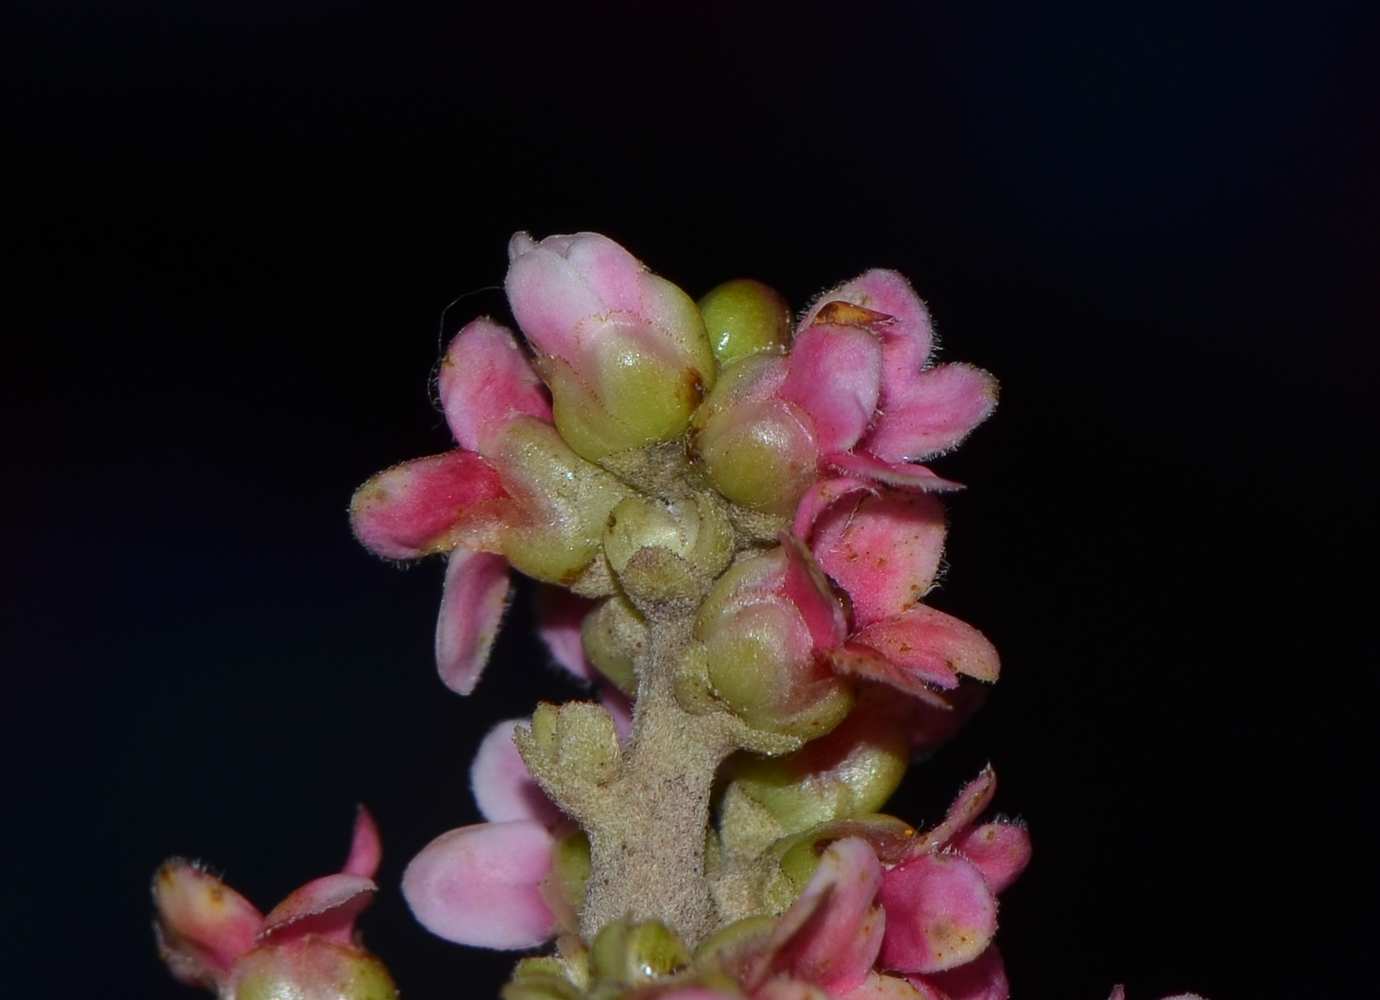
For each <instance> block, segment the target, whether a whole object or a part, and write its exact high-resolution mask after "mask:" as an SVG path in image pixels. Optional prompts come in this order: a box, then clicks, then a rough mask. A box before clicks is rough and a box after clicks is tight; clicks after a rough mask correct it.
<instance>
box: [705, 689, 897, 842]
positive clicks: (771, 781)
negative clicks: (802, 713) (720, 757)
mask: <svg viewBox="0 0 1380 1000" xmlns="http://www.w3.org/2000/svg"><path fill="white" fill-rule="evenodd" d="M908 709H909V706H908V705H907V704H906V701H905V699H903V698H897V697H896V695H895V692H894V691H892V690H891V689H890V688H886V687H882V686H875V685H874V686H869V687H867V688H865V689H864V690H863V691H862V692H861V693H860V695H859V697H858V700H857V704H856V706H855V707H854V709H853V711H851V712H850V713H849V714H848V718H846V719H845V720H844V721H843V722H842V723H840V724H839V725H838V726H837V727H836V728H834V729H833V730H831V731H830V732H829V733H827V734H826V735H824V736H821V737H820V738H819V739H816V740H812V741H811V742H809V743H807V744H806V745H805V746H804V747H803V748H802V749H800V750H798V751H796V752H795V753H793V754H790V755H789V756H786V757H777V758H766V757H759V756H756V755H751V754H739V755H738V756H737V757H735V758H734V763H733V769H732V772H731V773H732V775H733V778H732V782H733V785H734V786H736V787H737V788H739V789H741V790H742V792H743V793H744V794H746V795H747V796H749V797H750V798H752V799H753V800H755V801H757V802H759V803H760V804H761V805H762V806H764V807H765V808H766V809H767V811H768V812H770V813H771V814H772V816H774V817H775V818H776V819H777V821H778V822H780V824H781V826H782V827H783V829H784V830H785V832H787V833H796V832H799V831H801V830H806V829H809V828H810V827H812V826H815V825H817V824H820V823H827V822H829V821H830V820H835V819H844V818H846V817H849V816H855V815H859V814H862V813H872V812H876V811H877V810H878V809H880V808H881V807H882V806H883V805H884V804H885V803H886V800H887V799H888V798H890V797H891V793H892V792H894V791H895V790H896V788H897V786H898V785H899V784H900V783H901V779H902V778H903V777H904V776H905V773H906V765H907V763H908V762H909V759H910V739H909V736H908V734H907V732H906V728H905V714H906V711H907V710H908Z"/></svg>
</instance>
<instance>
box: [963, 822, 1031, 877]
mask: <svg viewBox="0 0 1380 1000" xmlns="http://www.w3.org/2000/svg"><path fill="white" fill-rule="evenodd" d="M950 843H951V844H952V845H953V849H954V850H955V851H958V852H959V853H960V854H962V855H963V856H964V857H965V858H967V859H968V860H969V861H971V862H972V863H973V864H975V865H977V866H978V867H979V868H981V869H982V874H983V875H984V876H986V878H987V885H988V886H989V887H990V888H991V890H992V891H993V892H1001V891H1002V890H1003V889H1005V888H1006V887H1007V886H1009V885H1010V884H1011V883H1012V882H1014V881H1016V879H1017V878H1018V877H1019V876H1020V874H1021V872H1023V871H1025V868H1026V865H1028V864H1030V834H1029V833H1028V832H1027V831H1026V829H1025V828H1024V827H1021V826H1017V825H1016V824H1014V823H984V824H983V825H982V826H979V827H974V828H972V829H968V830H964V831H963V832H961V833H959V834H958V836H956V837H954V838H953V840H952V841H951V842H950Z"/></svg>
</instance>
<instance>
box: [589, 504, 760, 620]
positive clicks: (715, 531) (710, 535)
mask: <svg viewBox="0 0 1380 1000" xmlns="http://www.w3.org/2000/svg"><path fill="white" fill-rule="evenodd" d="M604 554H605V555H606V556H607V557H608V560H609V565H610V566H611V567H612V568H613V571H614V572H615V573H616V574H618V576H619V578H620V580H621V582H622V583H623V588H624V590H626V591H627V592H628V594H629V596H630V597H632V598H633V600H634V602H635V603H636V602H637V601H639V600H651V601H664V600H670V599H674V598H679V597H692V596H697V595H699V594H703V593H704V589H705V588H706V587H707V586H708V584H709V582H710V581H711V580H713V578H714V577H715V576H717V575H718V574H719V572H720V571H721V570H722V569H723V568H724V567H725V566H727V565H728V562H729V560H730V559H731V558H732V557H733V529H732V527H731V526H730V525H729V523H728V519H727V518H726V517H725V516H724V514H723V513H722V511H721V510H720V509H719V507H718V506H716V505H714V504H712V503H711V502H710V501H709V500H708V499H703V500H701V499H692V500H687V501H681V502H679V503H674V504H663V503H659V502H657V501H654V500H648V499H645V498H642V497H630V498H629V499H627V500H624V501H623V502H622V503H620V504H619V505H618V506H617V507H615V508H614V509H613V512H612V513H611V514H610V515H609V520H608V526H607V527H606V528H605V529H604Z"/></svg>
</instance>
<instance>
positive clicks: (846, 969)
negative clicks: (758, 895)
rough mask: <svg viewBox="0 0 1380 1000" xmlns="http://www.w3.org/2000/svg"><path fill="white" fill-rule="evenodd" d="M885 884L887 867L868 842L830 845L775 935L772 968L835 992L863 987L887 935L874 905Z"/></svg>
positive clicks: (853, 840)
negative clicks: (884, 878) (883, 865)
mask: <svg viewBox="0 0 1380 1000" xmlns="http://www.w3.org/2000/svg"><path fill="white" fill-rule="evenodd" d="M881 881H882V868H881V864H880V863H879V862H878V861H877V854H876V852H875V851H873V849H872V848H871V846H869V845H868V843H867V842H866V841H865V840H861V839H860V838H857V837H848V838H846V839H844V840H839V841H835V842H834V843H832V844H830V845H829V847H828V848H827V849H826V850H825V852H824V854H823V855H822V856H821V858H820V862H819V867H818V868H817V869H815V873H814V875H813V876H811V878H810V881H809V882H808V883H807V884H806V886H805V889H804V891H803V892H802V893H801V894H800V897H799V898H798V899H797V900H796V901H795V902H794V903H793V904H791V907H790V909H789V910H787V911H786V912H785V913H784V914H783V915H782V917H781V919H780V920H779V921H778V922H777V925H776V927H775V928H774V929H773V931H772V936H771V939H770V943H769V944H768V950H769V952H775V957H774V959H773V960H772V968H773V969H774V970H777V971H784V972H787V973H788V974H789V975H790V976H792V977H794V978H797V979H804V980H808V981H810V982H814V983H818V984H819V985H821V986H823V987H824V988H825V989H826V990H828V991H829V992H830V993H835V992H847V991H848V990H851V989H854V988H855V987H857V986H860V985H861V984H862V982H863V980H864V979H866V978H867V974H868V972H869V971H871V969H872V963H873V962H874V961H875V960H876V958H877V950H878V949H879V948H880V947H881V942H882V935H883V933H884V931H885V926H886V921H885V916H884V914H883V913H882V911H881V910H880V909H878V908H877V907H875V906H874V905H873V898H874V897H875V896H876V894H877V888H878V886H879V885H880V884H881Z"/></svg>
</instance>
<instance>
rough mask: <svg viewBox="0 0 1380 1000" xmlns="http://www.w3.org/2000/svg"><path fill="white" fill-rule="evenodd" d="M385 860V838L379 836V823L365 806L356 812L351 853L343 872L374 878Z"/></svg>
mask: <svg viewBox="0 0 1380 1000" xmlns="http://www.w3.org/2000/svg"><path fill="white" fill-rule="evenodd" d="M382 860H383V839H382V838H381V837H380V836H379V827H378V824H377V823H375V822H374V817H373V816H372V815H371V814H370V812H369V810H368V809H365V808H364V807H363V806H360V807H359V811H358V812H356V813H355V833H354V836H353V837H352V838H351V839H350V855H349V857H347V858H346V859H345V867H344V868H342V869H341V873H342V874H345V875H360V876H363V877H364V878H373V877H374V876H375V875H376V874H377V873H378V870H379V862H380V861H382Z"/></svg>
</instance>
